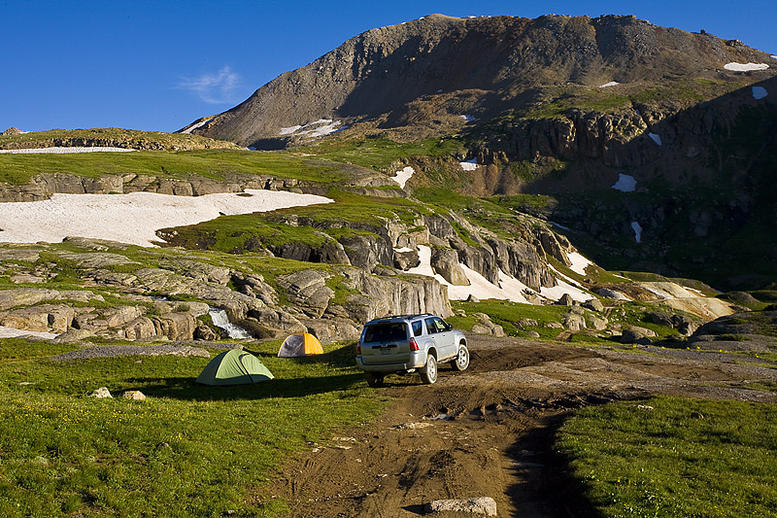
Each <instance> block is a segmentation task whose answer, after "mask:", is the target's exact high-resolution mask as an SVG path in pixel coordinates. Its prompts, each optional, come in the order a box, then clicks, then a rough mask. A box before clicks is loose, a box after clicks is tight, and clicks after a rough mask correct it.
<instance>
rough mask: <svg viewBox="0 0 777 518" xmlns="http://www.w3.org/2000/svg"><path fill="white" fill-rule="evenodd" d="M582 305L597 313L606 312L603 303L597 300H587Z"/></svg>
mask: <svg viewBox="0 0 777 518" xmlns="http://www.w3.org/2000/svg"><path fill="white" fill-rule="evenodd" d="M581 305H582V306H583V307H584V308H586V309H590V310H591V311H596V312H597V313H601V312H602V311H604V304H602V301H601V300H599V299H597V298H593V299H589V300H586V301H585V302H583V303H582V304H581Z"/></svg>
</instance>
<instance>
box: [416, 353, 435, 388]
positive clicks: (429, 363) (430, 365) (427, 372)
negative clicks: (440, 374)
mask: <svg viewBox="0 0 777 518" xmlns="http://www.w3.org/2000/svg"><path fill="white" fill-rule="evenodd" d="M419 372H420V374H421V381H423V382H424V383H426V384H427V385H431V384H432V383H434V382H435V381H437V358H435V357H434V356H432V355H431V354H430V355H429V356H428V357H427V358H426V365H424V367H423V368H422V369H421V370H420V371H419Z"/></svg>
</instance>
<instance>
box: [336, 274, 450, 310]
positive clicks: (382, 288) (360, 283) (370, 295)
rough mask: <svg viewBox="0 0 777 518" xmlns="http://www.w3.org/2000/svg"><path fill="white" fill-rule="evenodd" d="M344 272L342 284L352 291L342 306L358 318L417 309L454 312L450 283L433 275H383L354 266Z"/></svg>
mask: <svg viewBox="0 0 777 518" xmlns="http://www.w3.org/2000/svg"><path fill="white" fill-rule="evenodd" d="M342 273H343V276H344V280H343V281H342V285H343V287H344V288H346V289H348V290H350V291H352V292H353V293H352V294H350V295H348V297H347V299H346V302H345V304H344V305H343V308H344V310H345V313H346V315H347V316H348V318H350V319H351V320H354V321H355V322H359V323H361V322H366V321H368V320H372V319H373V318H378V317H383V316H386V315H412V314H416V313H434V314H436V315H439V316H440V317H442V318H445V317H448V316H450V315H451V314H452V313H453V312H452V310H451V306H450V302H449V301H448V289H447V287H445V286H442V285H441V284H440V283H439V282H437V281H436V280H435V279H433V278H431V277H425V276H421V275H417V276H413V277H412V278H399V277H380V276H377V275H372V274H370V273H368V272H365V271H363V270H357V269H354V268H348V269H344V270H343V272H342ZM410 279H412V280H410Z"/></svg>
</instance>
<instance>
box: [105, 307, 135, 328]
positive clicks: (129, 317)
mask: <svg viewBox="0 0 777 518" xmlns="http://www.w3.org/2000/svg"><path fill="white" fill-rule="evenodd" d="M142 315H143V311H141V309H140V308H139V307H138V306H117V307H115V308H109V309H106V310H105V311H103V312H102V316H103V318H104V319H105V321H106V322H108V326H109V327H121V326H123V325H124V324H126V323H128V322H132V321H133V320H135V319H136V318H140V317H141V316H142Z"/></svg>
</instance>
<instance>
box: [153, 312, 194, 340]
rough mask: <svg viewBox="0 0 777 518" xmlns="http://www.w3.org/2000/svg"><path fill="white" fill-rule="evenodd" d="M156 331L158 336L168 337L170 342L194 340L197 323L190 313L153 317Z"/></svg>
mask: <svg viewBox="0 0 777 518" xmlns="http://www.w3.org/2000/svg"><path fill="white" fill-rule="evenodd" d="M151 321H152V322H153V323H154V330H155V332H156V333H155V334H156V335H157V336H166V337H168V338H169V339H170V340H192V339H193V338H194V330H195V329H196V328H197V321H196V320H195V319H194V317H193V316H192V315H191V314H189V313H167V314H164V315H159V316H153V317H151Z"/></svg>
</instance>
